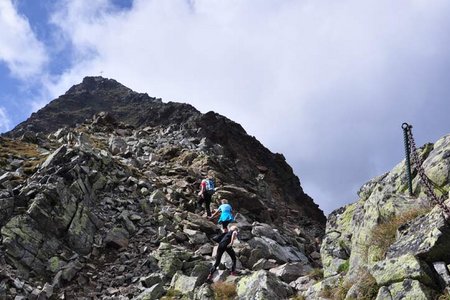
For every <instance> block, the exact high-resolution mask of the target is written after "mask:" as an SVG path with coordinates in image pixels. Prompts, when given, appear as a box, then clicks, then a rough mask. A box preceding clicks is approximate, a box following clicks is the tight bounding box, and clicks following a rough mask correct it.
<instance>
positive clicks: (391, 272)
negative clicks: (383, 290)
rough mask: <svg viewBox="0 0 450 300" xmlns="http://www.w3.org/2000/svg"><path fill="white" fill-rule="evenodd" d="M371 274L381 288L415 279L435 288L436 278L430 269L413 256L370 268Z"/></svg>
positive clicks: (386, 261) (388, 260)
mask: <svg viewBox="0 0 450 300" xmlns="http://www.w3.org/2000/svg"><path fill="white" fill-rule="evenodd" d="M370 273H371V274H372V276H373V277H374V278H375V280H376V281H377V284H378V285H380V286H384V285H389V284H393V283H396V282H403V281H404V280H406V279H414V280H417V281H420V282H421V283H423V284H426V285H428V286H433V285H435V284H434V277H433V273H432V272H431V270H430V268H429V267H428V266H427V265H426V264H425V263H423V262H421V261H420V260H419V259H417V258H416V257H415V256H414V255H412V254H405V255H403V256H400V257H397V258H391V259H386V260H383V261H381V262H378V263H376V264H375V265H374V266H372V267H371V268H370Z"/></svg>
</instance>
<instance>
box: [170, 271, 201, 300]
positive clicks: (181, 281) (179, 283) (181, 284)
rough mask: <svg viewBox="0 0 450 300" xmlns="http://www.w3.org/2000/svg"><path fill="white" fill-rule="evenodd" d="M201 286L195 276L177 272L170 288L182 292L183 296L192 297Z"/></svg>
mask: <svg viewBox="0 0 450 300" xmlns="http://www.w3.org/2000/svg"><path fill="white" fill-rule="evenodd" d="M198 285H199V279H198V277H195V276H186V275H183V274H182V273H180V272H177V273H176V274H175V275H174V276H173V278H172V282H171V283H170V286H171V287H172V288H173V289H174V290H176V291H179V292H181V293H182V294H183V295H186V294H187V295H192V294H193V292H194V289H195V288H196V287H197V286H198Z"/></svg>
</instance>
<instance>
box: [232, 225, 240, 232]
mask: <svg viewBox="0 0 450 300" xmlns="http://www.w3.org/2000/svg"><path fill="white" fill-rule="evenodd" d="M230 230H231V231H236V232H237V231H239V229H238V227H237V226H236V225H231V226H230Z"/></svg>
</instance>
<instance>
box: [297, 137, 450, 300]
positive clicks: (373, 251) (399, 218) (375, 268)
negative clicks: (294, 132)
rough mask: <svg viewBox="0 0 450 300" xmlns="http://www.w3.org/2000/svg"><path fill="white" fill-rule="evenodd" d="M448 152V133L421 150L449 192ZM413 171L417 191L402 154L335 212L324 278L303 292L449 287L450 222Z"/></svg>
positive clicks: (429, 291) (397, 294) (420, 294)
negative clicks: (354, 199)
mask: <svg viewBox="0 0 450 300" xmlns="http://www.w3.org/2000/svg"><path fill="white" fill-rule="evenodd" d="M449 153H450V136H449V135H447V136H444V137H443V138H441V139H439V140H438V141H437V142H436V143H435V144H434V145H433V144H427V145H425V146H424V147H422V148H421V149H420V155H421V156H422V158H423V159H424V162H423V165H422V166H423V169H424V171H425V173H426V175H427V176H428V177H429V178H430V179H431V180H432V182H433V186H434V189H435V193H436V194H437V195H438V196H441V195H442V196H443V198H444V199H446V198H447V195H448V192H449V190H450V181H449V172H448V170H449V168H450V159H449V157H450V156H449ZM414 175H415V178H414V179H413V191H414V195H413V196H409V195H408V184H407V177H406V167H405V161H402V162H401V163H399V164H398V165H397V166H395V167H394V168H393V169H392V170H391V171H390V172H388V173H386V174H384V175H381V176H379V177H377V178H374V179H373V180H371V181H369V182H368V183H366V184H365V185H363V186H362V187H361V189H360V191H359V197H360V199H359V200H358V201H357V202H355V203H352V204H349V205H347V206H345V207H342V208H340V209H337V210H335V211H334V212H332V213H331V214H330V216H329V217H328V221H327V226H326V233H325V236H324V239H323V242H322V246H321V256H322V262H323V266H324V276H325V279H323V280H322V281H321V282H319V283H317V284H315V285H314V286H312V287H310V288H309V291H308V292H306V293H304V295H318V294H320V291H322V292H323V291H324V290H327V289H328V290H332V289H333V288H337V287H338V286H339V285H340V286H347V287H348V293H347V294H346V295H347V298H358V297H359V298H361V299H366V298H375V296H376V299H435V298H436V297H438V296H439V295H443V294H444V292H445V290H448V289H449V288H450V285H449V276H448V274H449V271H448V265H449V264H450V254H449V253H450V242H449V240H450V225H449V224H450V223H449V221H448V219H447V220H446V219H445V217H444V214H443V212H442V209H441V208H440V207H439V206H437V205H435V203H431V199H427V197H426V195H425V194H424V187H423V185H422V184H421V182H420V181H419V178H418V176H416V174H415V173H414ZM446 205H447V206H448V205H449V201H448V200H447V202H446ZM336 277H337V278H338V280H335V278H336ZM331 279H333V281H334V282H332V283H331V284H327V283H329V282H330V281H331ZM364 281H365V282H370V284H367V283H364ZM326 286H328V287H326ZM318 291H319V293H317V292H318ZM369 296H370V297H369ZM364 297H365V298H364ZM359 298H358V299H359Z"/></svg>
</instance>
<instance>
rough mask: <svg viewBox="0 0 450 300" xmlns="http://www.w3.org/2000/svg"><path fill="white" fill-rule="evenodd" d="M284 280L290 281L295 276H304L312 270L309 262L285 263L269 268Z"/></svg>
mask: <svg viewBox="0 0 450 300" xmlns="http://www.w3.org/2000/svg"><path fill="white" fill-rule="evenodd" d="M269 271H270V272H271V273H273V274H275V275H276V276H277V277H278V278H280V279H281V280H283V281H284V282H287V283H290V282H291V281H294V280H296V279H297V278H299V277H301V276H304V275H306V274H308V273H309V272H311V271H312V267H311V266H310V265H309V264H304V263H299V262H297V263H286V264H284V265H282V266H279V267H276V268H272V269H270V270H269Z"/></svg>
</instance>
